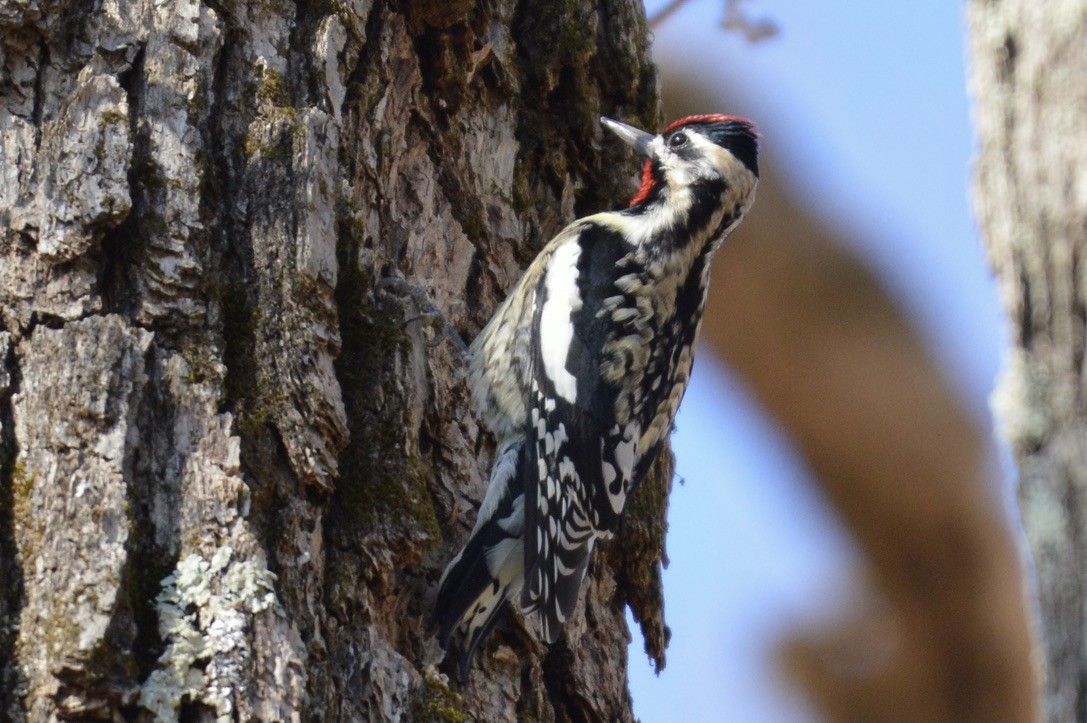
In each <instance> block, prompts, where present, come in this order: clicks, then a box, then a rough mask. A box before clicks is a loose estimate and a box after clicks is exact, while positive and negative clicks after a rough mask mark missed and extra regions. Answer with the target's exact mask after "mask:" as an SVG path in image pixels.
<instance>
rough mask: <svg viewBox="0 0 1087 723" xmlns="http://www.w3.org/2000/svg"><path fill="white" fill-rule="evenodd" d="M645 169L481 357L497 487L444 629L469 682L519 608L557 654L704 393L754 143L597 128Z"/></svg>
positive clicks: (442, 598) (556, 256)
mask: <svg viewBox="0 0 1087 723" xmlns="http://www.w3.org/2000/svg"><path fill="white" fill-rule="evenodd" d="M600 120H601V123H602V124H603V125H604V127H605V128H607V129H608V130H610V131H611V132H613V133H615V134H616V135H617V136H618V137H619V138H620V139H622V140H623V141H624V142H625V143H626V144H627V145H629V146H631V147H632V148H634V149H635V150H637V151H638V152H639V153H640V154H641V155H642V156H644V158H645V161H644V166H643V172H642V183H641V188H640V189H639V190H638V192H637V194H636V195H635V196H634V198H633V199H632V200H631V202H630V206H629V207H628V208H624V209H622V210H618V211H611V212H608V213H598V214H595V215H593V216H588V217H586V218H583V219H580V220H578V221H575V222H574V223H572V224H570V225H569V226H567V227H566V228H565V229H564V230H563V231H562V232H561V233H559V235H558V236H556V237H555V238H554V239H553V240H552V241H551V242H550V243H548V244H547V246H546V247H544V249H543V250H542V251H541V252H540V254H539V255H538V256H537V257H536V259H535V260H534V261H533V262H532V264H531V265H530V266H529V268H528V270H527V271H526V272H525V274H524V276H523V277H522V278H521V279H520V281H519V282H518V283H517V285H516V286H515V287H514V289H513V291H512V292H511V293H510V295H509V296H508V297H507V298H506V300H505V301H504V302H503V303H502V305H501V306H500V307H499V309H498V311H497V312H496V313H495V315H494V317H493V318H492V319H491V320H490V322H489V323H488V324H487V326H486V327H485V328H484V329H483V331H482V332H481V333H480V334H479V336H478V337H477V338H476V339H475V341H474V342H473V343H472V345H471V348H470V352H471V360H470V362H469V373H468V382H469V386H470V389H471V394H472V400H473V402H474V404H475V406H476V407H477V410H478V412H479V414H480V416H481V417H482V419H483V422H484V423H485V424H486V426H487V427H488V428H489V429H490V430H491V432H493V433H494V435H495V439H496V441H497V453H496V456H495V462H494V467H493V469H492V472H491V479H490V484H489V486H488V489H487V493H486V495H485V496H484V499H483V503H482V505H481V507H480V510H479V516H478V518H477V520H476V524H475V527H474V529H473V530H472V533H471V535H470V537H469V538H468V542H467V544H466V545H465V546H464V548H463V549H462V550H461V551H460V553H458V554H457V556H456V557H454V558H453V560H452V561H451V562H450V563H449V565H448V566H447V567H446V570H445V573H444V574H443V575H442V579H441V582H440V583H439V590H438V596H437V601H436V604H435V614H434V619H435V622H436V624H437V626H438V640H439V642H440V643H441V645H442V648H443V649H446V650H448V649H449V643H450V639H451V638H452V637H453V634H454V633H455V632H456V633H459V635H460V637H461V639H462V641H463V642H462V654H461V657H460V675H461V679H462V680H466V679H467V676H468V671H469V668H470V666H471V662H472V656H473V655H474V653H475V650H476V648H477V646H478V645H479V643H480V641H481V640H482V639H483V637H484V636H485V635H486V634H487V633H488V632H489V631H490V630H491V628H492V627H493V626H494V624H495V621H496V620H497V619H498V613H499V612H500V611H501V609H502V608H503V607H504V606H505V604H506V603H507V602H513V603H515V604H519V605H520V607H521V608H522V610H523V611H524V612H525V613H526V614H527V613H537V614H538V615H539V616H540V622H541V626H540V628H541V630H542V636H543V638H544V640H545V641H546V642H548V643H553V642H555V641H556V640H557V639H558V638H559V636H560V634H561V632H562V629H563V624H564V623H565V621H566V620H567V619H568V618H569V617H570V616H571V615H572V613H573V612H574V606H575V604H576V602H577V596H578V590H579V589H580V587H581V582H582V580H583V578H584V577H585V570H586V568H587V567H588V563H589V559H590V555H591V554H592V551H593V546H594V544H595V543H596V541H597V540H598V539H608V538H611V537H612V536H614V534H615V532H616V530H617V526H618V521H619V517H620V515H621V514H622V512H623V507H624V505H625V504H626V500H627V498H628V496H629V494H630V492H631V491H632V490H633V489H634V488H635V487H637V486H638V483H639V482H641V481H642V479H643V478H644V477H645V475H646V473H647V472H648V470H649V468H650V467H651V466H652V463H653V460H654V459H655V457H656V456H657V453H658V452H659V450H660V448H661V445H662V444H663V442H664V440H665V437H666V436H667V435H668V434H669V433H670V432H671V431H672V425H673V422H674V420H675V416H676V411H677V410H678V409H679V403H680V400H681V399H682V398H683V393H684V391H685V390H686V389H687V383H688V381H689V380H690V374H691V364H692V362H693V360H694V352H695V344H696V342H697V339H698V330H699V327H700V325H701V322H702V311H703V308H704V307H705V303H706V290H707V288H708V284H709V278H710V262H711V261H712V259H713V256H714V254H715V252H716V251H717V249H718V248H720V246H721V242H722V241H724V239H725V238H726V237H727V236H728V235H729V234H730V233H731V232H732V231H733V230H734V229H735V228H736V227H737V226H738V225H739V224H740V221H741V220H742V219H743V217H744V214H746V213H747V211H748V209H749V208H750V207H751V204H752V202H753V201H754V198H755V186H756V185H757V183H758V175H759V171H758V134H757V132H756V131H755V128H754V126H753V125H752V124H751V123H750V122H749V121H747V120H745V119H743V118H737V117H734V116H726V115H698V116H690V117H688V118H683V119H681V120H677V121H675V122H674V123H672V124H670V125H669V126H668V127H666V128H665V129H664V131H662V132H661V133H660V134H659V135H656V136H654V135H651V134H649V133H645V132H643V131H640V130H638V129H637V128H634V127H632V126H629V125H626V124H625V123H620V122H618V121H614V120H611V119H610V118H601V119H600Z"/></svg>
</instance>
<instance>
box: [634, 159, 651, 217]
mask: <svg viewBox="0 0 1087 723" xmlns="http://www.w3.org/2000/svg"><path fill="white" fill-rule="evenodd" d="M655 185H657V181H656V179H655V178H653V168H652V164H651V163H650V161H649V159H648V158H646V159H645V165H643V166H642V186H641V188H639V189H638V192H637V193H636V194H634V198H632V199H630V205H631V206H637V205H638V204H639V203H641V202H642V201H644V200H645V199H647V198H649V194H650V192H651V191H652V190H653V186H655Z"/></svg>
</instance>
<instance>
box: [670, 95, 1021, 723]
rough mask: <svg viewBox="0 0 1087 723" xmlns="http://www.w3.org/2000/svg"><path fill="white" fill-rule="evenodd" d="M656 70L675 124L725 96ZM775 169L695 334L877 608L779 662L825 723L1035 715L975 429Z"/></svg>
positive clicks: (897, 314) (721, 260)
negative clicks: (823, 509)
mask: <svg viewBox="0 0 1087 723" xmlns="http://www.w3.org/2000/svg"><path fill="white" fill-rule="evenodd" d="M664 80H665V87H667V88H668V90H669V91H670V92H669V93H668V94H666V99H668V100H670V101H671V102H672V106H671V107H670V108H669V109H668V115H669V116H682V115H685V114H687V113H689V112H690V111H691V109H692V108H704V107H707V106H716V105H718V104H719V103H718V102H717V101H716V100H714V99H713V98H710V97H708V96H710V94H709V93H704V92H700V89H694V90H692V89H691V88H690V87H688V88H686V89H684V88H683V86H682V83H679V82H675V80H674V79H673V80H670V79H668V78H667V77H665V79H664ZM684 90H686V91H687V94H686V95H685V94H684ZM677 99H678V100H679V102H678V103H677V102H676V101H677ZM779 177H780V176H779V175H777V174H775V169H774V167H773V166H772V165H771V164H765V165H764V168H763V181H762V185H761V186H760V189H759V200H758V202H757V203H756V204H755V208H754V210H753V212H752V215H751V217H750V219H749V220H748V222H747V223H746V224H745V225H744V227H743V228H742V229H741V230H740V232H739V233H738V234H737V235H736V236H735V237H733V238H732V239H730V240H729V242H728V243H727V244H725V247H724V248H723V249H722V251H721V253H720V254H719V256H718V259H717V261H716V263H717V268H716V269H715V270H714V283H713V284H712V285H711V287H710V298H709V302H708V309H707V313H706V316H705V326H704V333H705V334H706V338H707V341H708V342H709V343H710V344H712V345H713V346H714V347H715V348H716V350H717V351H718V352H719V353H720V354H721V355H722V356H723V357H724V359H725V360H726V361H727V362H728V363H729V364H730V365H731V366H732V368H733V369H734V370H735V371H736V372H737V373H738V374H739V375H740V376H741V377H742V378H743V379H744V380H745V381H746V383H747V384H748V385H749V386H750V388H751V389H752V390H753V391H754V393H755V394H756V396H757V397H758V398H759V399H760V401H761V402H762V404H763V405H765V407H766V408H767V409H768V410H769V412H770V413H771V414H772V415H773V416H774V418H775V419H776V420H777V421H778V423H779V424H780V425H781V427H782V428H783V429H784V430H785V431H786V432H787V433H788V434H789V436H790V437H791V438H792V439H793V440H794V442H795V444H796V446H797V448H798V449H799V451H800V452H801V453H802V454H803V455H804V457H805V458H806V459H807V461H808V463H809V465H810V466H811V469H812V471H813V472H814V474H815V476H816V478H817V479H818V481H819V484H820V486H821V488H822V490H823V493H824V494H825V495H826V497H827V499H828V500H829V502H830V503H831V504H832V505H833V507H834V508H835V509H836V511H837V512H838V515H839V516H840V518H841V520H842V521H843V523H844V524H845V525H846V527H847V528H848V530H849V532H850V534H851V535H852V537H853V538H854V540H855V541H856V542H857V544H858V546H859V548H860V550H861V552H862V553H863V555H864V558H865V561H866V571H865V575H866V579H865V583H866V586H867V587H868V589H869V593H870V599H871V600H875V601H878V607H876V608H874V610H873V611H868V612H866V613H865V614H864V615H863V616H862V617H858V618H857V619H856V620H854V621H852V622H850V623H849V624H847V625H845V626H843V627H842V628H841V629H839V630H835V631H830V632H822V633H819V634H805V635H804V636H803V637H796V638H794V639H793V640H792V641H790V642H789V643H788V644H787V645H786V647H785V662H786V666H787V668H788V670H789V671H790V673H791V674H792V676H793V678H794V679H795V680H797V681H798V682H800V683H801V684H802V685H803V686H804V689H805V690H806V691H807V693H808V694H809V695H810V696H811V697H812V698H813V699H814V700H815V702H816V703H817V704H818V705H819V707H820V708H821V709H822V711H823V713H824V714H825V715H826V717H827V718H828V719H829V720H834V721H888V720H954V721H979V722H980V721H1030V720H1034V719H1036V712H1037V706H1036V691H1035V677H1034V671H1033V669H1032V667H1031V643H1032V640H1031V635H1030V629H1029V626H1028V624H1027V614H1026V610H1025V602H1024V601H1025V597H1024V590H1023V584H1022V573H1021V569H1020V564H1019V559H1018V555H1017V550H1016V546H1015V545H1014V543H1013V540H1012V537H1011V534H1010V532H1009V530H1008V528H1007V525H1006V523H1005V520H1004V517H1003V515H1002V512H1001V510H1000V509H999V505H998V503H997V497H998V495H996V494H995V487H996V482H995V480H994V479H993V478H992V472H991V468H990V466H989V465H988V464H987V463H986V460H987V457H986V454H987V451H988V447H987V445H986V441H985V436H984V435H983V433H982V431H981V430H980V429H979V427H978V425H977V423H976V422H975V421H974V420H973V419H972V418H971V417H970V415H968V414H967V413H966V412H965V411H964V410H963V408H962V406H961V403H960V401H959V398H958V396H957V394H956V393H955V391H954V390H953V389H951V388H949V387H948V385H947V382H946V380H945V378H944V374H943V372H942V370H941V369H940V367H939V366H938V365H937V364H935V363H934V362H933V360H932V359H931V358H930V356H929V353H928V351H927V349H926V347H925V344H924V342H923V341H922V339H921V337H920V336H919V335H918V333H917V332H916V331H915V330H914V329H913V327H912V326H911V325H910V323H909V322H908V321H907V320H906V318H905V317H904V316H903V314H902V312H901V311H900V310H899V308H898V306H897V304H896V303H895V302H894V301H893V300H892V299H891V298H890V297H889V295H888V294H887V292H886V291H885V290H884V289H883V288H882V287H881V286H880V284H879V283H878V282H877V280H876V279H875V277H874V275H873V274H872V272H871V271H870V270H869V269H868V268H867V267H866V266H865V265H864V264H863V263H862V262H861V261H859V260H858V259H857V258H855V257H854V256H853V255H852V254H851V253H849V252H847V251H846V250H845V248H844V245H843V244H841V243H840V242H839V241H838V239H839V238H840V234H841V232H838V231H836V230H834V229H830V228H828V227H827V226H826V225H825V224H824V223H823V222H822V221H821V220H820V219H818V218H814V217H812V216H811V215H810V214H807V213H805V212H804V211H803V210H802V209H801V208H800V206H799V205H798V204H797V203H796V201H795V200H794V199H793V198H792V197H790V196H789V195H788V194H787V193H786V192H785V191H783V190H782V189H781V187H780V186H779V185H777V184H776V179H777V178H779Z"/></svg>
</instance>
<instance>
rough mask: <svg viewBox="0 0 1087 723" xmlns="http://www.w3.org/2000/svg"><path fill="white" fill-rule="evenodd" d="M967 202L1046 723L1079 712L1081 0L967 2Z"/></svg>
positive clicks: (1086, 404)
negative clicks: (995, 298)
mask: <svg viewBox="0 0 1087 723" xmlns="http://www.w3.org/2000/svg"><path fill="white" fill-rule="evenodd" d="M968 8H969V20H970V35H971V40H972V43H973V68H972V82H973V91H974V96H975V121H976V125H977V132H978V138H979V141H980V151H979V155H978V162H977V170H976V184H975V206H976V208H977V213H978V217H979V220H980V223H981V227H982V231H983V232H984V236H985V241H986V244H987V246H988V249H989V256H990V258H991V259H992V262H993V266H994V267H995V269H996V273H997V276H998V277H999V279H1000V285H1001V288H1002V292H1003V296H1004V303H1005V305H1006V307H1007V309H1008V315H1009V317H1010V318H1011V321H1012V331H1013V334H1014V340H1013V341H1014V344H1015V347H1014V349H1013V350H1012V352H1011V354H1010V357H1009V359H1008V362H1007V368H1006V371H1005V374H1004V378H1003V379H1002V380H1001V383H1000V387H999V389H998V390H997V395H996V396H995V398H994V406H995V407H996V409H997V413H998V417H999V418H1000V422H1001V424H1002V427H1003V432H1004V435H1005V436H1006V438H1007V439H1008V441H1009V443H1010V444H1011V446H1012V449H1013V451H1014V452H1015V456H1016V460H1017V462H1018V466H1019V504H1020V508H1021V511H1022V516H1023V524H1024V526H1025V528H1026V532H1027V538H1028V540H1029V541H1030V546H1031V549H1032V552H1033V555H1034V562H1035V566H1036V575H1037V586H1038V597H1039V600H1040V606H1041V609H1040V613H1041V622H1042V626H1041V627H1042V636H1041V637H1042V643H1043V653H1044V663H1045V680H1046V683H1045V686H1046V696H1045V706H1046V719H1047V720H1049V721H1054V722H1056V721H1073V720H1076V721H1083V720H1087V685H1085V683H1084V681H1087V619H1085V615H1087V612H1085V611H1087V607H1085V602H1087V568H1085V566H1084V562H1085V561H1087V535H1085V534H1084V519H1085V514H1087V384H1085V382H1087V379H1085V370H1084V352H1085V343H1087V330H1085V322H1087V275H1085V273H1084V271H1085V266H1084V261H1085V259H1087V2H1084V0H1054V1H1053V2H1048V3H1044V4H1041V3H1032V2H1028V1H1027V0H1004V1H1003V2H999V3H997V2H982V1H981V0H972V1H971V2H970V3H969V4H968Z"/></svg>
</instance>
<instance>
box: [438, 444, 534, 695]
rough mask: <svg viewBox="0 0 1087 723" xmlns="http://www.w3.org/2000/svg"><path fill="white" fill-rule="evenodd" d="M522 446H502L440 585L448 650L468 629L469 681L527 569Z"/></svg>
mask: <svg viewBox="0 0 1087 723" xmlns="http://www.w3.org/2000/svg"><path fill="white" fill-rule="evenodd" d="M521 448H522V444H521V440H515V441H513V442H510V443H507V444H506V445H505V446H503V447H502V449H500V450H499V452H498V455H497V457H496V462H495V465H494V468H493V471H492V472H491V483H490V486H489V487H488V488H487V495H486V497H484V499H483V504H482V506H481V507H480V510H479V517H478V518H477V520H476V526H475V529H473V530H472V534H471V536H470V537H469V538H468V543H467V544H466V545H465V546H464V549H463V550H461V551H460V553H459V554H458V555H457V556H456V557H454V558H453V560H452V561H451V562H450V563H449V565H448V566H447V567H446V569H445V573H444V574H443V575H442V579H441V582H440V583H439V585H438V598H437V601H436V603H435V606H434V621H435V623H437V626H438V642H439V643H441V646H442V648H443V649H445V650H448V648H449V642H450V639H451V638H452V637H453V634H454V632H457V631H461V632H462V633H463V643H462V648H463V652H462V655H461V658H460V676H461V680H466V679H467V677H468V670H469V668H470V667H471V665H472V656H473V655H474V653H475V650H476V647H477V646H478V645H479V642H480V641H481V640H482V639H483V637H484V636H485V635H486V634H487V633H488V632H489V631H490V630H491V628H492V627H494V624H495V622H496V621H497V619H498V613H499V612H500V611H501V610H502V608H503V607H504V604H505V603H506V602H507V601H509V600H514V601H519V599H520V592H521V586H522V584H523V583H524V571H525V570H524V568H525V552H524V537H523V529H524V521H525V505H524V501H525V496H524V485H523V482H522V480H521V478H520V474H519V470H520V468H521V465H520V456H521Z"/></svg>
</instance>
